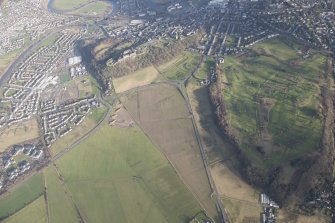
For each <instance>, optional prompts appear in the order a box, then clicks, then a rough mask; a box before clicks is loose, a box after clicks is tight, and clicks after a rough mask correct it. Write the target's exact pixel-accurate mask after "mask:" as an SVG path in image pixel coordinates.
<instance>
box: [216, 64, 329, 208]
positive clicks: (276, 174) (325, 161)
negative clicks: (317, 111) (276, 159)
mask: <svg viewBox="0 0 335 223" xmlns="http://www.w3.org/2000/svg"><path fill="white" fill-rule="evenodd" d="M326 67H327V68H326V72H325V74H324V79H323V80H322V81H320V86H321V88H320V89H321V98H322V103H321V104H322V105H321V113H322V116H323V118H324V127H323V133H322V137H321V142H320V145H319V148H318V149H315V150H313V151H312V152H309V153H305V154H302V155H301V156H299V157H297V158H295V159H293V160H292V161H290V162H289V163H283V164H276V165H273V166H272V167H271V168H270V169H268V170H264V169H263V168H260V167H259V165H257V164H255V163H254V162H253V161H252V159H250V157H249V156H248V154H247V153H246V152H245V151H244V150H243V148H242V147H241V141H240V140H239V136H238V132H237V131H236V130H235V129H234V128H233V127H232V126H231V124H230V122H229V114H228V111H227V109H226V102H225V101H224V99H223V97H222V94H223V92H224V90H225V88H226V87H228V88H229V85H230V84H231V83H228V82H227V81H226V80H225V75H224V74H223V70H222V69H221V68H220V67H217V72H218V74H219V75H218V81H217V82H216V83H215V84H213V85H212V86H211V88H210V94H211V100H212V103H213V105H214V107H215V109H216V118H217V121H218V123H219V125H220V128H221V130H222V133H223V134H225V135H226V136H228V137H229V138H230V139H231V141H232V142H233V144H234V146H235V149H236V154H237V157H238V158H237V160H236V161H235V162H236V166H237V168H238V171H239V172H240V173H241V175H242V176H244V178H245V180H247V181H248V182H249V183H251V184H253V185H254V186H256V187H258V188H261V189H262V190H263V191H265V192H267V193H268V194H269V195H270V196H271V197H273V198H274V199H275V200H276V201H277V202H278V203H279V204H280V205H281V206H286V207H288V206H289V207H291V208H295V209H297V210H299V211H304V213H307V212H311V211H312V209H310V208H306V207H305V204H306V203H308V201H311V200H313V199H315V197H313V196H315V191H317V193H316V194H320V193H321V192H322V191H324V190H325V188H326V187H328V186H329V185H331V184H332V182H333V176H332V173H333V166H334V161H335V159H334V157H335V146H334V119H335V117H334V103H333V98H334V90H333V88H332V86H333V83H334V80H333V73H332V64H331V61H330V60H329V61H327V62H326ZM236 100H237V99H236ZM311 131H312V130H311ZM261 152H263V151H261ZM288 166H289V168H290V170H291V171H293V174H292V176H291V177H290V178H288V179H287V172H288V171H287V167H288ZM312 194H313V195H312Z"/></svg>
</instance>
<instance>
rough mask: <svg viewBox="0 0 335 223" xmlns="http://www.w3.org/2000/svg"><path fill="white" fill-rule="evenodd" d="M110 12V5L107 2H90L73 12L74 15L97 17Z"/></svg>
mask: <svg viewBox="0 0 335 223" xmlns="http://www.w3.org/2000/svg"><path fill="white" fill-rule="evenodd" d="M111 11H112V5H111V4H110V3H109V2H92V3H90V4H88V5H86V6H84V7H82V8H80V9H78V10H75V11H73V13H75V14H80V15H90V16H99V15H104V14H106V13H108V12H111Z"/></svg>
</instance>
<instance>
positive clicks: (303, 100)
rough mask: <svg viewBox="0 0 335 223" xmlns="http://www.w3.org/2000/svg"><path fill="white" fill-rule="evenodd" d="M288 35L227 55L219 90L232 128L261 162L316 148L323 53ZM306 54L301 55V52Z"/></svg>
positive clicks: (266, 164)
mask: <svg viewBox="0 0 335 223" xmlns="http://www.w3.org/2000/svg"><path fill="white" fill-rule="evenodd" d="M303 51H304V47H303V46H301V45H298V44H295V43H293V42H289V41H288V40H286V39H281V38H276V39H271V40H268V41H266V42H264V43H260V44H256V45H255V46H254V47H253V48H251V49H250V51H249V52H248V53H247V54H245V55H242V56H235V57H226V62H225V64H224V75H225V78H226V79H227V81H228V84H226V86H225V90H224V92H223V93H222V97H223V101H224V103H225V108H226V111H227V114H228V115H227V119H228V123H229V125H230V127H231V128H232V129H233V130H234V131H235V133H236V134H235V135H236V137H237V141H238V143H239V145H240V147H241V148H242V149H243V151H244V152H245V154H246V155H247V156H248V157H249V158H250V159H251V160H253V161H254V163H256V164H258V166H260V167H264V168H266V169H268V168H269V167H270V166H272V165H278V164H281V163H282V162H290V161H291V160H294V159H296V158H298V157H301V155H303V154H306V153H308V152H311V151H313V150H315V149H317V148H318V147H319V144H320V140H321V136H322V132H323V115H322V112H321V87H320V85H321V84H322V82H323V81H324V74H325V66H326V59H327V57H326V56H324V55H322V54H321V53H319V52H317V51H315V50H309V52H303ZM307 54H308V55H309V57H308V58H306V59H303V56H304V55H307Z"/></svg>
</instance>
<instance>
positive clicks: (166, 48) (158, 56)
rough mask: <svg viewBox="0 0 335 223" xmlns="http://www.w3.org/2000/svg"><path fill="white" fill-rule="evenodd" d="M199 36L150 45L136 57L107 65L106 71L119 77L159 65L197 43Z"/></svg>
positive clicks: (114, 76)
mask: <svg viewBox="0 0 335 223" xmlns="http://www.w3.org/2000/svg"><path fill="white" fill-rule="evenodd" d="M196 42H197V37H196V36H192V37H189V38H187V39H184V40H180V41H171V42H169V43H165V44H163V46H159V45H150V46H148V47H147V48H146V49H145V52H144V53H143V54H140V55H138V56H136V57H134V58H128V59H125V60H123V61H121V62H118V63H116V64H115V65H113V66H110V67H106V69H105V71H104V73H106V75H109V76H112V77H113V78H118V77H122V76H125V75H127V74H130V73H133V72H135V71H136V70H139V69H141V68H144V67H147V66H150V65H152V64H154V65H159V64H162V63H164V62H166V61H169V60H171V59H173V58H174V57H175V56H177V55H179V54H180V53H182V52H183V51H184V50H185V49H186V48H188V47H190V46H193V45H195V43H196Z"/></svg>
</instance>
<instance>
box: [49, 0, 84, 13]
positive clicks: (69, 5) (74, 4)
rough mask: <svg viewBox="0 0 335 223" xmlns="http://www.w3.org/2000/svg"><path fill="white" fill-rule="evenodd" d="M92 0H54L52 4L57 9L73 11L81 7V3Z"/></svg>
mask: <svg viewBox="0 0 335 223" xmlns="http://www.w3.org/2000/svg"><path fill="white" fill-rule="evenodd" d="M88 2H90V0H72V1H67V0H53V2H52V5H53V7H55V8H56V9H57V10H65V11H71V10H75V9H76V8H78V7H80V6H81V5H84V4H87V3H88Z"/></svg>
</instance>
